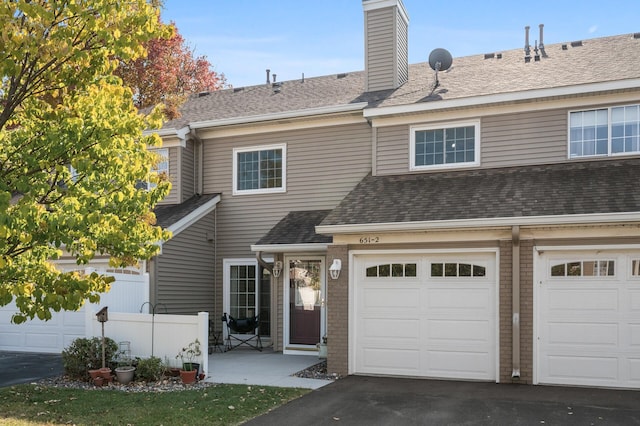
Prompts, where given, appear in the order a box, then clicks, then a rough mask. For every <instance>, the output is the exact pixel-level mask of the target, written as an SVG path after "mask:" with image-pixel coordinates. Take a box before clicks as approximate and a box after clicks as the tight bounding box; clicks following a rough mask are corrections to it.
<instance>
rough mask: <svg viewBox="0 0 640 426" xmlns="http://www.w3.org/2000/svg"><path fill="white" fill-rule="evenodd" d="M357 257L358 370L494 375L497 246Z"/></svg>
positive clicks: (439, 375) (477, 376)
mask: <svg viewBox="0 0 640 426" xmlns="http://www.w3.org/2000/svg"><path fill="white" fill-rule="evenodd" d="M354 260H355V262H354V263H355V265H354V266H355V283H354V286H355V300H354V305H353V312H354V318H355V322H354V326H353V330H352V333H353V336H354V337H355V338H354V360H353V365H354V367H353V370H354V371H353V372H354V373H355V374H384V375H394V376H398V375H399V376H416V377H434V378H457V379H477V380H490V381H494V380H497V376H496V371H497V358H496V353H497V350H496V334H497V331H496V324H497V318H496V317H497V311H496V294H497V293H496V292H497V290H496V278H495V263H496V254H495V252H491V253H445V254H437V253H432V254H412V253H406V254H397V253H389V254H376V255H365V254H362V255H356V256H355V257H354Z"/></svg>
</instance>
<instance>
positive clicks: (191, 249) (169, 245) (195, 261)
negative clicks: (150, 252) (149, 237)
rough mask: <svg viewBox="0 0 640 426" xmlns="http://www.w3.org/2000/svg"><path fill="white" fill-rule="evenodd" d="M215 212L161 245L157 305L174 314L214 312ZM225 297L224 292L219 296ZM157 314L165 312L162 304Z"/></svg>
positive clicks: (157, 278) (156, 285) (158, 259)
mask: <svg viewBox="0 0 640 426" xmlns="http://www.w3.org/2000/svg"><path fill="white" fill-rule="evenodd" d="M214 218H215V212H211V213H209V214H208V215H207V216H205V217H204V218H202V219H200V220H199V221H198V222H196V223H195V224H193V225H192V226H190V227H189V228H187V229H185V230H184V231H182V232H181V233H179V234H178V235H175V236H174V237H173V238H172V239H171V240H169V241H167V242H166V243H164V245H163V246H162V254H161V255H160V256H158V257H157V258H156V260H155V262H156V274H155V276H156V282H155V288H154V290H153V291H155V293H156V297H155V300H156V301H157V302H156V303H161V304H164V305H165V306H166V307H167V311H168V312H169V313H171V314H196V313H198V312H201V311H213V306H214V287H213V283H214V259H215V256H214V254H215V252H214V248H215V245H214V242H213V241H209V240H208V236H211V237H212V236H213V232H214V227H215V220H214ZM219 297H220V298H222V293H220V294H219ZM156 312H161V313H164V307H163V306H162V305H160V306H159V307H158V309H156Z"/></svg>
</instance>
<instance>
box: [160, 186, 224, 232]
mask: <svg viewBox="0 0 640 426" xmlns="http://www.w3.org/2000/svg"><path fill="white" fill-rule="evenodd" d="M218 195H220V194H203V195H194V196H193V197H191V198H189V199H188V200H187V201H185V202H183V203H180V204H162V205H159V206H156V208H155V209H154V213H155V214H156V222H157V225H159V226H162V227H163V228H166V227H169V226H171V225H173V224H174V223H177V222H178V221H180V220H181V219H183V218H185V217H187V216H188V215H189V214H191V213H193V212H194V211H196V210H197V209H198V208H200V207H202V206H203V205H205V204H206V203H208V202H209V201H211V200H213V199H214V198H215V197H217V196H218Z"/></svg>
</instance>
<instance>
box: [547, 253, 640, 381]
mask: <svg viewBox="0 0 640 426" xmlns="http://www.w3.org/2000/svg"><path fill="white" fill-rule="evenodd" d="M536 279H537V284H538V285H537V288H536V291H537V297H536V304H537V309H536V316H537V323H536V329H537V343H538V345H537V346H538V347H537V363H536V364H537V382H538V383H548V384H563V385H581V386H606V387H624V388H640V252H638V251H635V252H633V251H615V250H591V251H577V250H574V251H557V250H556V251H551V250H544V251H542V254H541V255H540V256H538V260H537V262H536Z"/></svg>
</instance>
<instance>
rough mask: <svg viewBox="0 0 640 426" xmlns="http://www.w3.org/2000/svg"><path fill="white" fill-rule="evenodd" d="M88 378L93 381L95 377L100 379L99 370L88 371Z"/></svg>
mask: <svg viewBox="0 0 640 426" xmlns="http://www.w3.org/2000/svg"><path fill="white" fill-rule="evenodd" d="M89 376H91V379H92V380H93V379H95V378H96V377H102V376H100V370H99V369H95V370H89Z"/></svg>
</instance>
